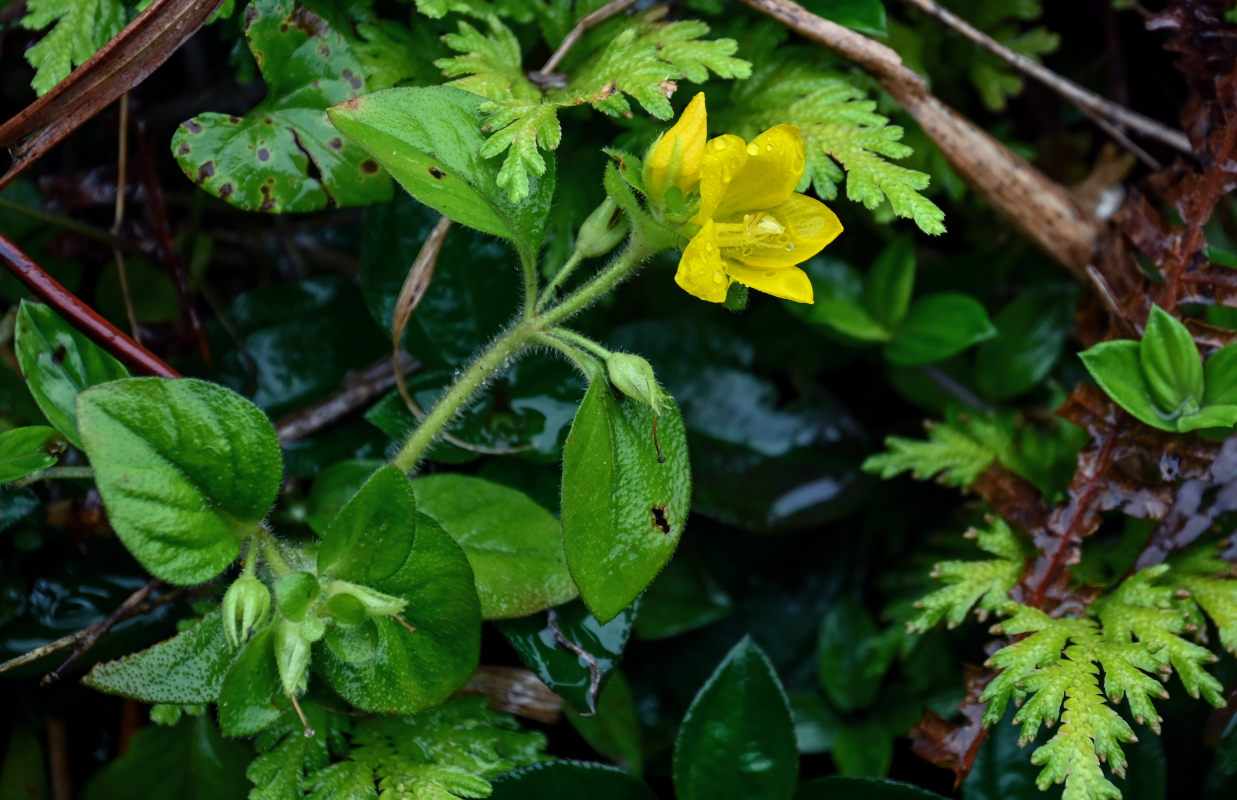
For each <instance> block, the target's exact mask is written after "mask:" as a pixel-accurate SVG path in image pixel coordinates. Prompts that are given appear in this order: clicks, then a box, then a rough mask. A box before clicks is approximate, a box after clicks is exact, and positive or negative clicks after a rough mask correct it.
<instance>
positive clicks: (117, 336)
mask: <svg viewBox="0 0 1237 800" xmlns="http://www.w3.org/2000/svg"><path fill="white" fill-rule="evenodd" d="M0 261H3V262H4V263H5V265H6V266H7V267H8V268H9V271H10V272H12V273H13V275H14V277H16V278H17V279H18V280H19V281H21V282H22V283H24V284H25V285H26V287H27V288H29V289H30V291H32V292H34V293H35V294H36V295H38V296H39V297H40V298H42V299H43V300H44V301H45V302H46V303H47V304H48V305H49V306H51V307H52V308H54V309H55V310H56V313H58V314H59V315H60V316H61V317H63V318H64V319H65V321H66V322H68V323H69V324H70V325H72V326H73V327H75V328H77V329H78V330H79V331H81V332H82V333H84V334H85V335H86V336H87V337H89V338H90V339H91V341H93V342H94V343H95V344H97V345H99V346H100V347H102V348H103V349H104V350H106V351H107V352H109V353H111V354H112V355H114V356H115V357H116V358H118V359H120V360H121V361H123V362H125V363H126V364H128V365H129V367H130V368H132V369H133V370H134V371H135V372H138V373H141V374H143V375H155V376H158V377H160V378H179V377H181V374H180V373H179V372H177V371H176V370H174V369H172V368H171V367H170V366H168V365H167V364H166V363H165V362H164V361H163V359H161V358H159V357H158V356H156V355H155V354H154V353H152V352H150V351H149V350H147V349H146V348H145V347H142V346H141V345H140V344H138V343H137V342H135V341H133V340H132V339H130V338H129V337H128V336H126V335H125V334H124V333H123V332H121V331H120V330H119V329H117V328H116V326H115V325H113V324H112V323H110V322H108V321H107V320H105V319H104V318H103V317H101V316H99V315H98V313H96V312H95V310H94V309H93V308H91V307H90V306H88V305H86V304H85V303H83V302H82V301H81V300H80V299H78V297H77V295H75V294H73V293H72V292H70V291H69V290H68V289H66V288H64V287H63V286H61V285H60V284H59V283H58V282H57V281H56V279H55V278H53V277H52V276H51V275H48V274H47V273H46V272H45V271H44V270H43V268H42V267H40V266H39V265H38V264H36V263H34V261H33V260H32V259H31V258H30V256H28V255H26V254H25V253H23V252H22V251H21V250H20V249H19V248H18V247H17V245H15V244H13V243H12V242H10V241H9V240H8V239H6V238H5V237H4V235H3V234H0Z"/></svg>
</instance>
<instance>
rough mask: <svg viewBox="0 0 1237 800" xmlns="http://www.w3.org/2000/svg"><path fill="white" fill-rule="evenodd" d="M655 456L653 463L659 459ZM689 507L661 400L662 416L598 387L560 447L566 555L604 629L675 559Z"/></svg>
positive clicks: (677, 429)
mask: <svg viewBox="0 0 1237 800" xmlns="http://www.w3.org/2000/svg"><path fill="white" fill-rule="evenodd" d="M659 456H660V457H659ZM690 500H691V471H690V468H689V466H688V462H687V439H686V433H685V431H684V428H683V420H682V418H681V417H680V416H679V411H678V407H677V406H676V405H675V404H674V401H673V400H671V399H670V398H669V395H666V401H665V402H664V403H663V405H662V411H661V414H660V417H658V418H655V417H654V415H653V410H652V409H651V408H650V407H649V406H646V405H644V404H642V403H638V402H636V401H634V400H631V399H618V398H616V397H615V396H614V393H613V392H612V391H611V389H610V386H609V383H608V382H607V381H605V380H595V381H593V382H592V384H591V385H590V386H589V389H588V392H587V393H585V395H584V401H583V402H582V403H581V404H580V410H579V411H577V412H576V418H575V421H574V422H573V423H572V425H571V433H570V434H568V436H567V445H566V447H564V448H563V500H562V515H563V550H564V552H565V553H566V555H567V566H568V568H569V569H570V570H571V577H572V578H573V579H575V582H576V585H577V586H578V587H580V597H581V598H583V600H584V603H585V604H586V605H587V606H588V607H589V610H590V611H592V612H593V614H594V615H595V616H596V617H597V619H598V620H600V621H602V622H609V621H610V620H612V619H614V617H615V616H617V615H618V613H619V612H620V611H622V610H623V609H624V608H626V607H627V606H629V605H631V603H632V602H633V601H634V600H635V599H636V597H637V596H639V594H640V592H642V591H644V589H645V587H647V586H648V585H649V584H650V583H652V581H653V578H655V577H657V573H658V572H660V571H661V568H662V567H663V566H665V564H666V562H667V561H669V560H670V556H671V555H673V553H674V549H675V546H676V545H677V544H678V541H679V537H680V536H681V535H682V533H683V526H684V525H685V524H686V522H687V511H688V504H689V502H690Z"/></svg>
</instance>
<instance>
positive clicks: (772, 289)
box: [726, 259, 813, 303]
mask: <svg viewBox="0 0 1237 800" xmlns="http://www.w3.org/2000/svg"><path fill="white" fill-rule="evenodd" d="M726 271H727V272H729V273H730V277H732V278H734V279H735V280H736V281H738V282H739V283H741V284H743V285H744V286H748V287H751V288H752V289H755V290H756V291H758V292H764V293H765V294H771V295H773V296H774V297H781V298H783V299H785V300H793V301H795V302H796V303H811V302H812V300H813V293H812V282H811V281H810V280H809V279H808V276H807V273H806V272H804V271H803V270H801V269H799V268H798V267H781V268H778V269H767V268H760V267H749V266H747V265H745V264H740V263H738V262H737V261H731V260H729V259H727V260H726Z"/></svg>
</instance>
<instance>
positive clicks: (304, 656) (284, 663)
mask: <svg viewBox="0 0 1237 800" xmlns="http://www.w3.org/2000/svg"><path fill="white" fill-rule="evenodd" d="M301 634H302V631H301V625H299V624H298V623H295V622H288V621H287V620H280V621H279V624H278V626H277V627H276V628H275V665H276V666H277V667H278V668H279V682H280V683H281V684H282V685H283V692H284V694H292V695H294V694H296V693H297V692H299V691H301V690H303V689H304V688H305V686H306V684H307V683H308V681H309V647H310V644H311V642H310V641H309V640H307V639H306V638H305V637H304V636H302V635H301Z"/></svg>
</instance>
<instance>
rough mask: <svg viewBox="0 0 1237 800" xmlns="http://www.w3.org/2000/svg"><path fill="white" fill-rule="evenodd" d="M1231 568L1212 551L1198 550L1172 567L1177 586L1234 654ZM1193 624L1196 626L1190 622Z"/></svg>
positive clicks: (1235, 584) (1235, 595)
mask: <svg viewBox="0 0 1237 800" xmlns="http://www.w3.org/2000/svg"><path fill="white" fill-rule="evenodd" d="M1234 569H1235V568H1234V566H1233V565H1232V564H1231V563H1229V562H1227V561H1224V560H1223V559H1221V558H1219V557H1218V556H1217V555H1216V554H1215V550H1214V549H1212V548H1199V549H1198V550H1196V551H1195V552H1193V553H1191V554H1189V555H1187V556H1186V557H1185V558H1183V559H1181V560H1180V561H1178V562H1176V563H1175V564H1174V565H1173V571H1174V575H1175V580H1176V583H1177V586H1178V587H1179V588H1181V589H1184V590H1186V591H1187V592H1189V593H1190V596H1191V597H1192V598H1193V601H1194V602H1195V603H1197V604H1198V606H1199V607H1200V608H1202V610H1203V611H1205V612H1206V613H1207V616H1209V617H1211V621H1212V622H1213V623H1215V626H1216V629H1217V630H1218V631H1219V634H1220V643H1221V644H1222V645H1223V646H1224V649H1225V650H1228V651H1229V652H1230V653H1237V580H1234ZM1194 624H1197V623H1194Z"/></svg>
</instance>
